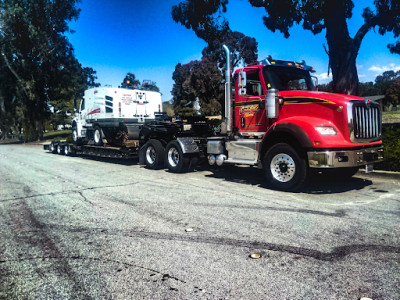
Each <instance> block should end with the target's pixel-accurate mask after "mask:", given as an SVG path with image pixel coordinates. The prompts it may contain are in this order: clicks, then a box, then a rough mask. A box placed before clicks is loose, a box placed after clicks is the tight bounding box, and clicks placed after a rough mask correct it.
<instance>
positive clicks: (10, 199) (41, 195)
mask: <svg viewBox="0 0 400 300" xmlns="http://www.w3.org/2000/svg"><path fill="white" fill-rule="evenodd" d="M136 183H137V182H133V183H132V182H131V183H127V184H119V185H110V186H96V187H87V188H82V189H79V190H68V191H62V192H53V193H45V194H35V195H29V196H24V197H16V198H8V199H2V200H0V203H4V202H9V201H17V200H25V199H31V198H37V197H44V196H57V195H66V194H69V193H78V194H80V193H81V192H83V191H93V190H99V189H106V188H114V187H124V186H130V185H132V184H136ZM81 196H82V197H84V196H83V195H81ZM84 198H85V197H84ZM85 199H86V198H85ZM88 202H90V201H88Z"/></svg>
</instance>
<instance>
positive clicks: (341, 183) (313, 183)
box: [196, 165, 372, 194]
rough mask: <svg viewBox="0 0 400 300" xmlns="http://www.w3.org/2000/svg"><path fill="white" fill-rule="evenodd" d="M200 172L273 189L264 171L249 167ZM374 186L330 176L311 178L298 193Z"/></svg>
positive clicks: (361, 179)
mask: <svg viewBox="0 0 400 300" xmlns="http://www.w3.org/2000/svg"><path fill="white" fill-rule="evenodd" d="M196 170H199V171H206V170H208V171H210V172H211V173H212V174H210V175H206V176H208V177H215V178H220V179H223V180H226V181H230V182H237V183H241V184H247V185H252V186H259V187H263V188H267V189H271V187H269V186H268V184H267V183H266V181H265V178H264V174H263V172H262V170H260V169H258V168H256V167H249V166H233V165H226V166H223V167H210V166H206V165H204V166H203V165H202V166H199V167H197V168H196ZM370 185H372V181H371V180H368V179H365V178H358V177H351V178H333V177H329V176H311V178H310V180H309V182H308V184H307V185H306V186H305V187H303V188H302V189H300V190H299V191H297V193H307V194H334V193H345V192H348V191H354V190H362V189H364V188H365V187H367V186H370Z"/></svg>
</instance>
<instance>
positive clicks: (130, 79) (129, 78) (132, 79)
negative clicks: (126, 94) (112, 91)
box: [121, 73, 140, 89]
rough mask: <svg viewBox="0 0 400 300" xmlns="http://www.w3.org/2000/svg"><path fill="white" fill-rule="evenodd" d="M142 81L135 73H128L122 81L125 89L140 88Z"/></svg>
mask: <svg viewBox="0 0 400 300" xmlns="http://www.w3.org/2000/svg"><path fill="white" fill-rule="evenodd" d="M139 86H140V81H139V80H137V79H136V76H135V74H133V73H127V74H126V76H125V78H124V80H123V81H122V83H121V87H122V88H124V89H135V88H139Z"/></svg>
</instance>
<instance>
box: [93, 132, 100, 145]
mask: <svg viewBox="0 0 400 300" xmlns="http://www.w3.org/2000/svg"><path fill="white" fill-rule="evenodd" d="M94 141H95V143H96V144H97V143H99V142H100V130H98V129H96V130H95V131H94Z"/></svg>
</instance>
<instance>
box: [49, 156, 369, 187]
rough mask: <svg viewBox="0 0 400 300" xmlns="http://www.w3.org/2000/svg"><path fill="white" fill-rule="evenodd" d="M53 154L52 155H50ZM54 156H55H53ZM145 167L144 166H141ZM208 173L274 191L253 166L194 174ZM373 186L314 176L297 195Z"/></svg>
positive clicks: (131, 162) (129, 162)
mask: <svg viewBox="0 0 400 300" xmlns="http://www.w3.org/2000/svg"><path fill="white" fill-rule="evenodd" d="M49 154H51V153H49ZM52 155H54V154H52ZM76 157H78V158H80V159H85V160H86V159H87V160H92V161H98V162H102V163H109V164H117V165H122V166H135V165H138V166H139V158H112V157H98V156H90V155H79V156H76ZM141 167H143V166H141ZM196 171H208V172H211V174H208V175H205V176H206V177H212V178H219V179H223V180H226V181H229V182H235V183H240V184H245V185H251V186H258V187H261V188H266V189H272V188H271V187H270V186H268V184H267V183H266V182H265V178H264V174H263V172H262V170H260V169H258V168H257V167H252V166H234V165H224V166H222V167H217V166H209V165H208V164H207V163H201V164H199V165H197V166H196V167H195V168H194V170H192V172H196ZM370 185H372V181H371V180H367V179H363V178H358V177H356V176H355V177H352V178H333V177H328V176H312V178H310V180H309V183H308V184H307V185H306V186H305V187H303V188H302V189H300V190H299V191H297V193H307V194H335V193H345V192H349V191H354V190H362V189H364V188H365V187H367V186H370Z"/></svg>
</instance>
